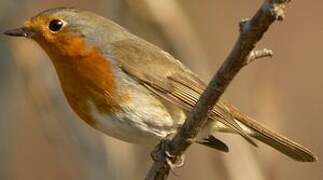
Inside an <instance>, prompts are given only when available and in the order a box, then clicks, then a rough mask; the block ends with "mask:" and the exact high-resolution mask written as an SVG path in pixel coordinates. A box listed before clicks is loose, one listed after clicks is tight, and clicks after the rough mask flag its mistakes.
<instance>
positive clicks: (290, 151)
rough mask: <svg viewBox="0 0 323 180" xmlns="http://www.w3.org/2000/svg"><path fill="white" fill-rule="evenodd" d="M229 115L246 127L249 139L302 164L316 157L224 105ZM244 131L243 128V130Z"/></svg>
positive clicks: (233, 108) (228, 105)
mask: <svg viewBox="0 0 323 180" xmlns="http://www.w3.org/2000/svg"><path fill="white" fill-rule="evenodd" d="M225 106H226V107H227V110H229V111H230V114H231V115H232V116H233V117H234V118H235V119H236V120H237V121H238V122H239V124H241V126H242V128H243V126H246V127H247V128H248V129H249V130H250V132H248V134H249V135H250V136H251V137H254V138H256V139H257V140H259V141H261V142H263V143H265V144H267V145H269V146H271V147H273V148H275V149H276V150H278V151H280V152H282V153H283V154H285V155H287V156H289V157H291V158H293V159H295V160H297V161H302V162H314V161H316V160H317V157H316V156H315V155H314V154H313V153H312V152H311V151H310V150H308V149H307V148H305V147H304V146H302V145H300V144H298V143H295V142H293V141H292V140H289V139H288V138H286V137H284V136H282V135H280V134H278V133H276V132H273V131H271V130H269V129H268V128H266V127H264V126H263V125H261V124H259V123H258V122H257V121H255V120H253V119H252V118H250V117H248V116H247V115H245V114H243V113H241V112H240V111H239V110H237V109H236V108H235V107H233V106H232V105H230V104H225ZM243 129H244V128H243Z"/></svg>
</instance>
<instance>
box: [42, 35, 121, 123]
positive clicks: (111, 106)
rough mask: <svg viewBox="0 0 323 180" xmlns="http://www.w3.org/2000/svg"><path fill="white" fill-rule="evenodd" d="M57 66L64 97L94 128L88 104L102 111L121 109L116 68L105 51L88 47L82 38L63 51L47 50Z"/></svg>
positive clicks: (73, 41) (68, 44)
mask: <svg viewBox="0 0 323 180" xmlns="http://www.w3.org/2000/svg"><path fill="white" fill-rule="evenodd" d="M44 49H45V50H46V51H47V53H48V54H49V56H50V58H51V60H52V62H53V64H54V65H55V68H56V71H57V74H58V76H59V80H60V83H61V86H62V89H63V91H64V94H65V96H66V98H67V100H68V102H69V104H70V106H71V107H72V108H73V110H74V111H75V112H76V113H77V114H78V115H79V116H80V117H81V118H82V119H83V120H84V121H86V122H87V123H88V124H90V125H93V124H94V123H95V119H93V117H92V116H91V112H90V107H89V104H88V102H89V101H91V102H93V103H94V105H95V106H96V108H97V109H98V111H100V112H104V113H109V111H115V110H117V109H118V103H117V102H118V101H117V99H118V94H117V90H116V80H115V78H116V76H115V71H114V67H113V65H112V64H111V62H110V61H109V59H107V57H105V56H103V55H102V54H101V52H100V51H99V50H98V49H97V48H94V47H87V46H86V45H85V43H84V42H83V41H82V40H81V39H80V38H75V39H70V40H69V41H68V42H66V41H65V43H64V44H62V45H61V47H60V48H59V49H57V48H55V47H52V48H51V47H46V48H44Z"/></svg>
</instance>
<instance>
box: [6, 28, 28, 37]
mask: <svg viewBox="0 0 323 180" xmlns="http://www.w3.org/2000/svg"><path fill="white" fill-rule="evenodd" d="M3 34H5V35H8V36H16V37H25V38H31V37H32V36H33V35H34V32H33V31H31V30H30V29H28V28H26V27H21V28H16V29H9V30H7V31H5V32H3Z"/></svg>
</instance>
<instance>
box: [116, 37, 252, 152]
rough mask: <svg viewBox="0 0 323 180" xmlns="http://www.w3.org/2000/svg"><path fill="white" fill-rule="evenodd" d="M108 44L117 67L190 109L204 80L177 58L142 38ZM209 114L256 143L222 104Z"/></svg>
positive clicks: (164, 96) (163, 95) (151, 88)
mask: <svg viewBox="0 0 323 180" xmlns="http://www.w3.org/2000/svg"><path fill="white" fill-rule="evenodd" d="M111 48H112V56H113V57H114V58H115V60H116V61H117V62H118V64H119V65H120V67H121V69H123V70H124V71H125V72H126V73H128V74H131V75H132V76H133V77H135V78H137V80H138V81H140V82H141V83H142V84H143V85H144V86H146V87H147V88H148V89H150V90H151V91H152V92H154V93H156V94H157V95H158V96H160V97H162V98H164V99H166V100H168V101H170V102H172V103H174V104H177V105H178V106H179V107H181V108H183V109H185V110H187V111H190V110H192V108H193V106H194V105H195V103H196V102H197V100H198V98H199V96H200V94H201V93H202V92H203V89H204V88H205V84H204V83H203V82H202V81H201V80H200V79H198V78H197V76H196V75H194V74H193V73H192V72H191V71H189V70H188V69H187V68H185V67H184V66H183V65H182V64H181V63H180V62H179V61H178V60H176V59H174V58H173V57H172V56H170V55H169V54H167V53H165V52H164V51H162V50H161V49H159V48H158V47H156V46H154V45H151V44H149V43H147V42H145V41H142V40H139V39H131V40H123V41H117V42H114V43H113V44H112V46H111ZM210 118H212V119H216V120H218V121H220V122H221V123H223V124H225V125H226V126H227V127H229V128H231V129H232V130H233V131H234V132H236V133H238V134H240V135H241V136H242V137H244V138H245V139H246V140H247V141H248V142H250V143H252V144H253V145H255V146H256V144H255V143H254V141H253V140H252V139H251V138H250V137H249V136H248V135H247V134H246V133H245V132H244V131H243V129H242V128H241V127H240V126H239V125H238V123H237V122H236V121H235V120H234V118H233V117H232V116H231V115H230V113H228V111H226V110H225V109H224V108H221V107H220V106H219V105H216V107H215V108H214V109H213V111H212V113H211V115H210Z"/></svg>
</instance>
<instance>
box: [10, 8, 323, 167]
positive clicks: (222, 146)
mask: <svg viewBox="0 0 323 180" xmlns="http://www.w3.org/2000/svg"><path fill="white" fill-rule="evenodd" d="M4 34H5V35H8V36H16V37H24V38H28V39H32V40H34V41H36V42H37V44H39V46H40V47H41V48H42V49H43V50H44V51H45V52H46V53H47V55H48V56H49V59H50V60H51V62H52V64H53V66H54V68H55V70H56V74H57V76H58V79H59V82H60V85H61V88H62V91H63V94H64V96H65V97H66V100H67V102H68V104H69V105H70V107H71V109H72V110H73V111H74V112H75V113H76V114H77V115H78V116H79V119H80V120H82V121H84V122H85V123H86V124H88V125H89V126H91V127H93V128H95V129H96V130H98V131H100V132H102V133H104V134H106V135H108V136H112V137H114V138H117V139H119V140H122V141H126V142H129V143H135V144H143V145H144V144H146V145H155V144H157V143H158V142H159V141H160V140H161V139H164V138H166V137H167V136H169V135H170V134H174V133H176V132H177V131H178V129H179V128H180V127H181V126H182V125H183V123H184V122H185V119H186V116H187V114H188V113H189V112H190V111H191V110H192V109H193V107H194V105H195V103H196V102H197V100H198V99H199V97H200V95H201V94H202V93H203V91H204V90H205V88H206V83H205V82H203V81H202V80H201V79H200V78H199V77H198V75H197V74H195V73H194V72H192V71H191V70H190V69H189V68H188V67H186V66H185V65H184V64H183V63H181V62H180V61H179V60H177V59H176V58H174V57H173V56H172V55H170V54H169V53H167V52H165V51H163V50H162V49H161V48H159V47H157V46H155V45H153V44H151V43H149V42H147V41H146V40H144V39H141V38H140V37H137V36H136V35H134V34H132V33H131V32H129V31H128V30H126V29H125V28H123V27H121V26H120V25H118V24H117V23H115V22H113V21H111V20H109V19H107V18H105V17H103V16H100V15H97V14H95V13H93V12H90V11H85V10H79V9H75V8H69V7H58V8H51V9H48V10H44V11H42V12H40V13H38V14H36V15H35V16H33V17H31V18H29V19H28V20H26V21H25V22H24V24H23V26H22V27H19V28H15V29H9V30H7V31H5V32H4ZM221 132H223V133H231V134H238V135H240V136H241V137H243V138H244V139H245V140H247V142H249V143H250V144H252V145H253V146H257V143H256V141H255V140H258V141H260V142H263V143H265V144H267V145H269V146H271V147H273V148H274V149H276V150H278V151H279V152H281V153H283V154H285V155H287V156H289V157H290V158H292V159H294V160H296V161H300V162H314V161H316V160H317V157H316V155H315V154H313V153H312V152H311V151H310V150H308V149H307V148H305V147H303V146H302V145H300V144H298V143H296V142H294V141H292V140H290V139H288V138H286V137H285V136H283V135H280V134H278V133H276V132H274V131H272V130H270V129H268V128H266V127H265V126H264V125H262V124H260V123H258V122H257V121H256V120H254V119H253V118H251V117H249V116H248V115H246V114H244V113H242V112H241V111H240V110H238V109H237V108H236V107H234V106H233V105H231V104H230V103H229V102H227V101H225V100H224V99H222V98H221V99H220V101H219V102H218V103H217V104H216V105H215V107H214V108H213V109H212V111H211V112H210V115H209V116H208V120H207V122H206V123H205V125H203V127H202V129H201V131H200V132H199V134H198V137H197V138H196V139H195V140H194V142H195V143H198V144H202V145H205V146H207V147H210V148H213V149H217V150H220V151H223V152H228V151H229V147H228V146H227V145H226V143H224V142H223V141H221V140H220V139H219V138H217V133H221Z"/></svg>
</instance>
